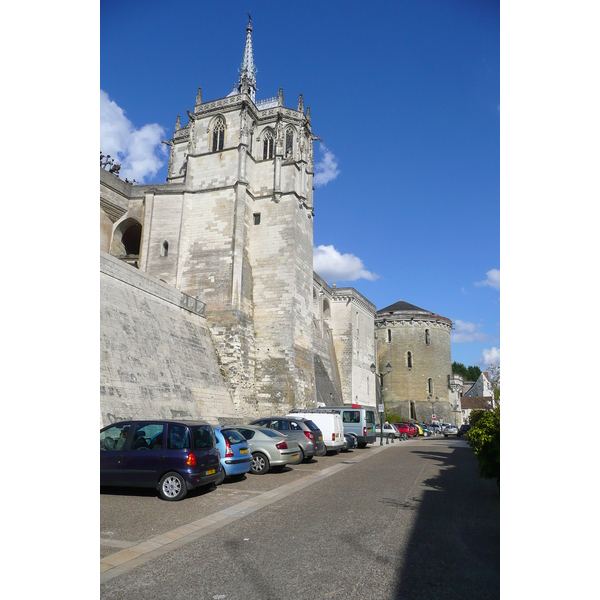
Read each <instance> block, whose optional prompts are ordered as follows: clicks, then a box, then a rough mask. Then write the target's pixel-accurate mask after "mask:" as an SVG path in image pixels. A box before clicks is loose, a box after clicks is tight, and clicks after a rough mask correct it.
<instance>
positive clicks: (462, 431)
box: [456, 423, 471, 437]
mask: <svg viewBox="0 0 600 600" xmlns="http://www.w3.org/2000/svg"><path fill="white" fill-rule="evenodd" d="M469 429H471V426H470V425H467V424H466V423H465V424H464V425H461V426H460V429H459V430H458V433H457V434H456V435H457V436H458V437H460V436H461V435H464V434H465V433H467V431H469Z"/></svg>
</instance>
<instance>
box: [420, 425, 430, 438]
mask: <svg viewBox="0 0 600 600" xmlns="http://www.w3.org/2000/svg"><path fill="white" fill-rule="evenodd" d="M420 425H421V429H422V430H423V435H424V436H425V437H429V436H430V435H433V431H431V429H429V426H428V425H426V424H425V423H420Z"/></svg>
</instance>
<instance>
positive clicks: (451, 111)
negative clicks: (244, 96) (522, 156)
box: [100, 0, 500, 370]
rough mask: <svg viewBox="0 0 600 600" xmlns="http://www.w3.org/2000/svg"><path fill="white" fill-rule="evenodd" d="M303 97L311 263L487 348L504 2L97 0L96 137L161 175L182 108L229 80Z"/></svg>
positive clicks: (134, 170)
mask: <svg viewBox="0 0 600 600" xmlns="http://www.w3.org/2000/svg"><path fill="white" fill-rule="evenodd" d="M248 12H250V13H251V16H252V26H253V49H254V62H255V65H256V67H257V69H258V73H257V84H258V92H257V100H262V99H265V98H270V97H273V96H276V95H277V93H278V90H279V88H280V87H281V88H283V93H284V104H285V105H286V106H289V107H292V108H295V107H296V106H297V103H298V98H299V94H301V93H302V94H303V97H304V105H305V107H306V106H309V107H310V110H311V118H312V127H313V133H314V134H315V135H317V136H318V137H320V138H321V139H322V142H317V143H315V177H314V186H315V192H314V206H315V219H314V269H315V271H316V272H317V273H318V274H319V275H320V276H321V277H323V279H325V280H326V281H327V282H328V283H329V284H331V283H334V282H335V283H336V284H337V285H338V286H339V287H342V286H351V287H354V288H355V289H357V290H358V291H359V292H360V293H361V294H363V295H364V296H365V297H366V298H368V299H369V300H370V301H371V302H373V303H374V304H375V305H376V307H377V309H378V310H379V309H382V308H384V307H387V306H389V305H391V304H394V303H395V302H397V301H399V300H404V301H406V302H409V303H410V304H414V305H416V306H419V307H421V308H424V309H426V310H429V311H431V312H434V313H437V314H440V315H442V316H444V317H448V318H450V319H452V321H453V324H454V329H453V331H452V333H451V353H452V360H453V361H457V362H461V363H463V364H465V365H467V366H469V365H477V366H479V367H480V368H481V369H482V370H483V369H485V368H486V367H487V366H489V365H490V364H492V363H493V364H499V362H500V14H499V13H500V7H499V2H498V1H494V0H456V1H453V2H448V1H446V0H427V1H422V2H413V1H396V2H377V3H366V2H341V1H330V2H322V1H320V2H313V1H308V2H303V4H302V10H298V8H297V7H296V5H294V4H288V3H277V4H275V3H268V2H258V1H255V0H247V1H246V2H239V1H234V0H225V1H222V2H216V3H210V2H198V1H196V2H177V1H175V2H169V3H165V2H156V1H144V2H136V1H130V2H116V1H115V0H102V1H101V2H100V88H101V89H100V116H101V128H100V144H101V148H100V149H101V150H102V152H104V154H110V155H111V157H113V158H115V159H116V160H117V162H120V163H121V164H122V168H121V176H122V178H125V177H127V178H128V179H129V180H132V179H135V180H136V181H137V182H140V183H150V182H158V183H164V182H165V180H166V166H167V163H168V154H167V146H166V145H165V144H161V140H168V139H170V138H171V137H172V135H173V129H174V126H175V121H176V119H177V115H181V121H182V125H185V124H186V123H187V121H188V118H187V113H186V109H190V110H193V107H194V103H195V98H196V93H197V90H198V87H202V98H203V101H205V102H206V101H209V100H214V99H218V98H222V97H224V96H226V95H227V94H228V93H229V92H230V91H231V90H232V88H233V84H234V83H236V82H237V78H238V68H239V66H240V64H241V62H242V58H243V50H244V43H245V35H246V24H247V22H248Z"/></svg>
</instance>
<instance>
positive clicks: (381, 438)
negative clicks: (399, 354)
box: [371, 363, 395, 446]
mask: <svg viewBox="0 0 600 600" xmlns="http://www.w3.org/2000/svg"><path fill="white" fill-rule="evenodd" d="M385 370H386V373H376V371H377V367H376V366H375V365H374V364H372V365H371V373H373V374H374V375H377V377H379V387H380V388H381V404H380V405H379V427H380V428H381V437H380V438H379V445H380V446H383V411H384V408H385V407H384V404H383V378H384V377H385V376H386V375H388V374H389V372H390V371H391V370H392V365H390V363H388V364H387V365H385ZM394 437H395V436H394ZM385 443H386V444H389V443H390V440H388V438H385ZM393 443H394V438H392V444H393Z"/></svg>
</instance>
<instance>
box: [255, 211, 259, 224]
mask: <svg viewBox="0 0 600 600" xmlns="http://www.w3.org/2000/svg"><path fill="white" fill-rule="evenodd" d="M254 224H255V225H260V213H254Z"/></svg>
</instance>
